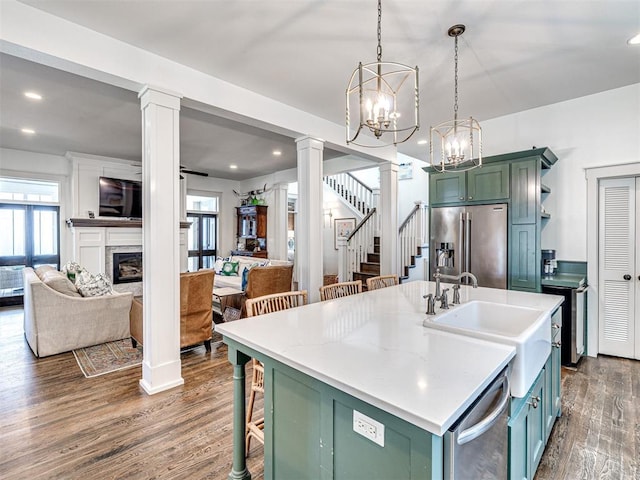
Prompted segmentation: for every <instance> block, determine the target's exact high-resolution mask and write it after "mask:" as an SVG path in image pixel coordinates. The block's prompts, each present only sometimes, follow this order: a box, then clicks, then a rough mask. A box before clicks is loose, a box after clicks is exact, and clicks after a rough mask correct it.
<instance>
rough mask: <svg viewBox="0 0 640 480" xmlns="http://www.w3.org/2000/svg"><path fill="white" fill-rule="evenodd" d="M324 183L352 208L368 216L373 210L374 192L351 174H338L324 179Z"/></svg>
mask: <svg viewBox="0 0 640 480" xmlns="http://www.w3.org/2000/svg"><path fill="white" fill-rule="evenodd" d="M323 180H324V183H325V184H326V185H327V186H328V187H329V188H331V189H332V190H333V191H334V192H336V193H337V194H338V195H339V196H340V197H341V198H342V200H344V202H345V203H346V204H347V205H349V206H350V207H351V208H353V209H354V210H356V211H357V212H359V213H360V215H362V216H365V215H367V214H368V213H369V212H370V211H371V209H372V208H373V206H374V205H373V191H372V190H371V189H370V188H369V187H368V186H367V185H365V184H364V183H362V182H361V181H360V180H358V179H357V178H356V177H354V176H353V175H351V174H350V173H338V174H336V175H329V176H326V177H324V178H323Z"/></svg>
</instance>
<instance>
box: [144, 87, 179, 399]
mask: <svg viewBox="0 0 640 480" xmlns="http://www.w3.org/2000/svg"><path fill="white" fill-rule="evenodd" d="M139 97H140V106H141V109H142V180H143V183H142V191H143V210H142V212H143V213H142V214H143V234H142V247H143V252H144V256H143V266H142V270H143V274H144V286H143V294H144V309H143V311H144V318H143V345H144V358H143V362H142V379H141V380H140V385H141V386H142V388H143V389H144V390H145V391H146V392H147V393H149V394H153V393H158V392H161V391H164V390H167V389H169V388H173V387H175V386H178V385H182V384H183V383H184V380H183V379H182V376H181V364H180V278H179V275H180V244H179V222H180V201H181V199H180V184H179V175H178V170H179V166H180V148H179V147H180V130H179V121H180V97H179V96H177V95H175V94H172V93H169V92H166V91H162V90H159V89H155V88H152V87H149V86H146V87H144V88H143V89H142V91H141V92H140V95H139Z"/></svg>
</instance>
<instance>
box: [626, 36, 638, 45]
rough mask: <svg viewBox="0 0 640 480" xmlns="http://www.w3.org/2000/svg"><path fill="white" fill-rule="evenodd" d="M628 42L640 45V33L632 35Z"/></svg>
mask: <svg viewBox="0 0 640 480" xmlns="http://www.w3.org/2000/svg"><path fill="white" fill-rule="evenodd" d="M627 43H628V44H629V45H640V33H639V34H637V35H636V36H635V37H631V38H630V39H629V40H627Z"/></svg>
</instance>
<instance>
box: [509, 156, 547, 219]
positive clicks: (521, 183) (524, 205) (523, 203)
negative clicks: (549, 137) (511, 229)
mask: <svg viewBox="0 0 640 480" xmlns="http://www.w3.org/2000/svg"><path fill="white" fill-rule="evenodd" d="M511 169H512V177H511V192H512V194H511V223H512V224H514V225H523V224H528V223H536V221H537V219H538V217H539V216H540V192H541V191H540V161H539V160H538V159H536V158H532V159H531V160H524V161H521V162H514V163H513V165H512V166H511Z"/></svg>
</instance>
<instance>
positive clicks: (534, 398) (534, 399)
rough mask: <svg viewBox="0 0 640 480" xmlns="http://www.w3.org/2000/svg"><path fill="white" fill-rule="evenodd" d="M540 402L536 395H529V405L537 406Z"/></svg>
mask: <svg viewBox="0 0 640 480" xmlns="http://www.w3.org/2000/svg"><path fill="white" fill-rule="evenodd" d="M539 402H540V397H538V396H536V397H531V401H530V402H529V405H531V406H532V407H533V408H538V403H539Z"/></svg>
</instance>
